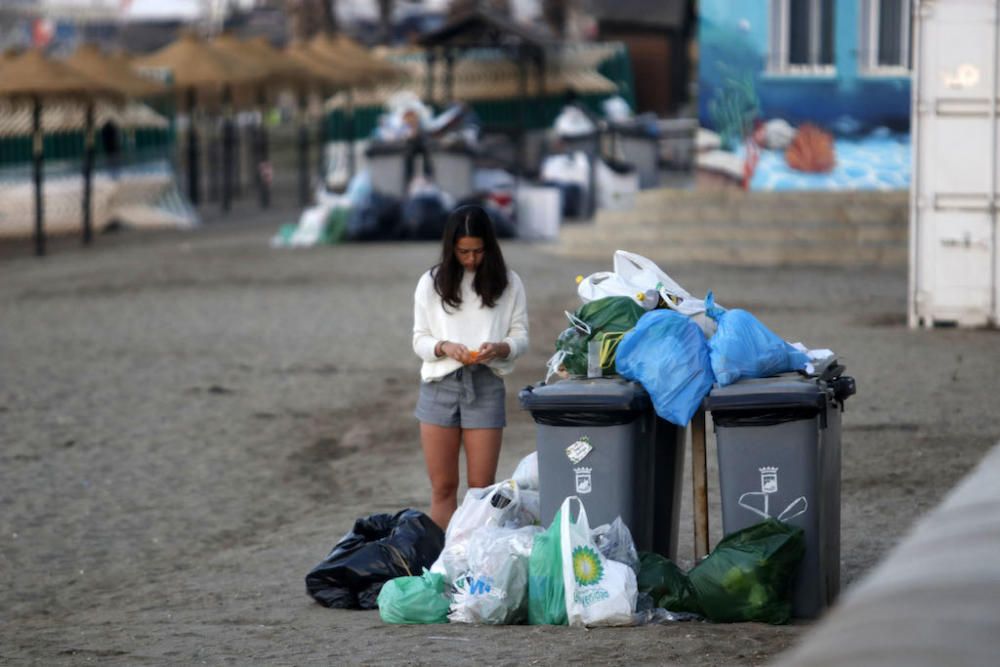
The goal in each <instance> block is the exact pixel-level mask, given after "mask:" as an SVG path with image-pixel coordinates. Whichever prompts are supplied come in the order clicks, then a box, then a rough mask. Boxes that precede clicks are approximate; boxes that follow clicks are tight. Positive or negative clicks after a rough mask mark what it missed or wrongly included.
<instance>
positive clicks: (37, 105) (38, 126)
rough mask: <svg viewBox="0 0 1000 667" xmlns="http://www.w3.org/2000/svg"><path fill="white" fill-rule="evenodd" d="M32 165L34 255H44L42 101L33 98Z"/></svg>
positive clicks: (38, 98) (36, 97)
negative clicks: (33, 186)
mask: <svg viewBox="0 0 1000 667" xmlns="http://www.w3.org/2000/svg"><path fill="white" fill-rule="evenodd" d="M31 124H32V163H33V169H34V177H35V255H37V256H38V257H42V256H43V255H45V204H44V202H43V201H42V199H43V197H44V196H45V194H44V180H45V178H44V173H43V171H44V168H45V162H44V160H45V135H44V134H43V132H42V100H41V98H40V97H38V96H37V95H36V96H35V97H34V98H33V106H32V111H31Z"/></svg>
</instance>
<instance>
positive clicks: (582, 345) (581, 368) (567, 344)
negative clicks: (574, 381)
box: [556, 327, 588, 375]
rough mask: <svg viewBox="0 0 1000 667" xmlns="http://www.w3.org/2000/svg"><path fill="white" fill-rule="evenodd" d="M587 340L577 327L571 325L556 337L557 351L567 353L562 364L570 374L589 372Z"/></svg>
mask: <svg viewBox="0 0 1000 667" xmlns="http://www.w3.org/2000/svg"><path fill="white" fill-rule="evenodd" d="M587 341H588V338H587V337H586V336H585V335H584V334H582V333H580V331H579V330H578V329H577V328H576V327H569V328H568V329H566V330H565V331H563V332H562V333H561V334H559V337H558V338H556V351H557V352H565V353H566V356H564V357H563V360H562V364H563V367H564V368H565V369H566V372H567V373H569V374H570V375H586V374H587Z"/></svg>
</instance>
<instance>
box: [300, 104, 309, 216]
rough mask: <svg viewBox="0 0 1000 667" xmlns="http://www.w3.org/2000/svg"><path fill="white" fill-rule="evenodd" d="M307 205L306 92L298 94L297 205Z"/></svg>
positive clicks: (307, 136) (307, 138)
mask: <svg viewBox="0 0 1000 667" xmlns="http://www.w3.org/2000/svg"><path fill="white" fill-rule="evenodd" d="M308 204H309V130H308V128H307V127H306V92H305V90H302V91H300V93H299V205H300V206H306V205H308Z"/></svg>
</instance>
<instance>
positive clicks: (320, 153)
mask: <svg viewBox="0 0 1000 667" xmlns="http://www.w3.org/2000/svg"><path fill="white" fill-rule="evenodd" d="M324 93H325V91H323V92H321V93H320V96H319V122H318V123H317V124H316V143H318V144H319V146H318V148H317V149H316V174H317V175H318V176H319V182H320V183H326V141H327V136H328V134H327V127H326V104H325V98H326V95H325V94H324Z"/></svg>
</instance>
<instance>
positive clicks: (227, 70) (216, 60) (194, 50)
mask: <svg viewBox="0 0 1000 667" xmlns="http://www.w3.org/2000/svg"><path fill="white" fill-rule="evenodd" d="M132 64H133V65H134V66H135V67H158V68H163V69H168V70H170V72H171V74H172V75H173V78H174V85H175V86H177V87H178V88H181V89H191V88H220V87H224V86H232V85H237V84H247V83H251V82H253V81H254V80H258V79H260V78H261V77H262V73H261V72H260V70H259V69H255V68H253V67H251V66H248V64H247V63H246V62H245V61H243V60H240V59H237V58H234V57H233V56H231V55H229V54H226V53H223V52H221V51H219V50H218V49H215V48H213V47H212V46H211V45H210V44H208V43H207V42H205V41H204V40H202V39H199V38H198V36H197V35H194V34H193V33H190V32H185V33H184V34H182V35H181V36H180V37H179V38H178V39H177V40H176V41H175V42H172V43H171V44H168V45H167V46H165V47H163V48H162V49H160V50H159V51H156V52H155V53H151V54H149V55H146V56H140V57H138V58H135V59H134V60H133V61H132Z"/></svg>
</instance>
